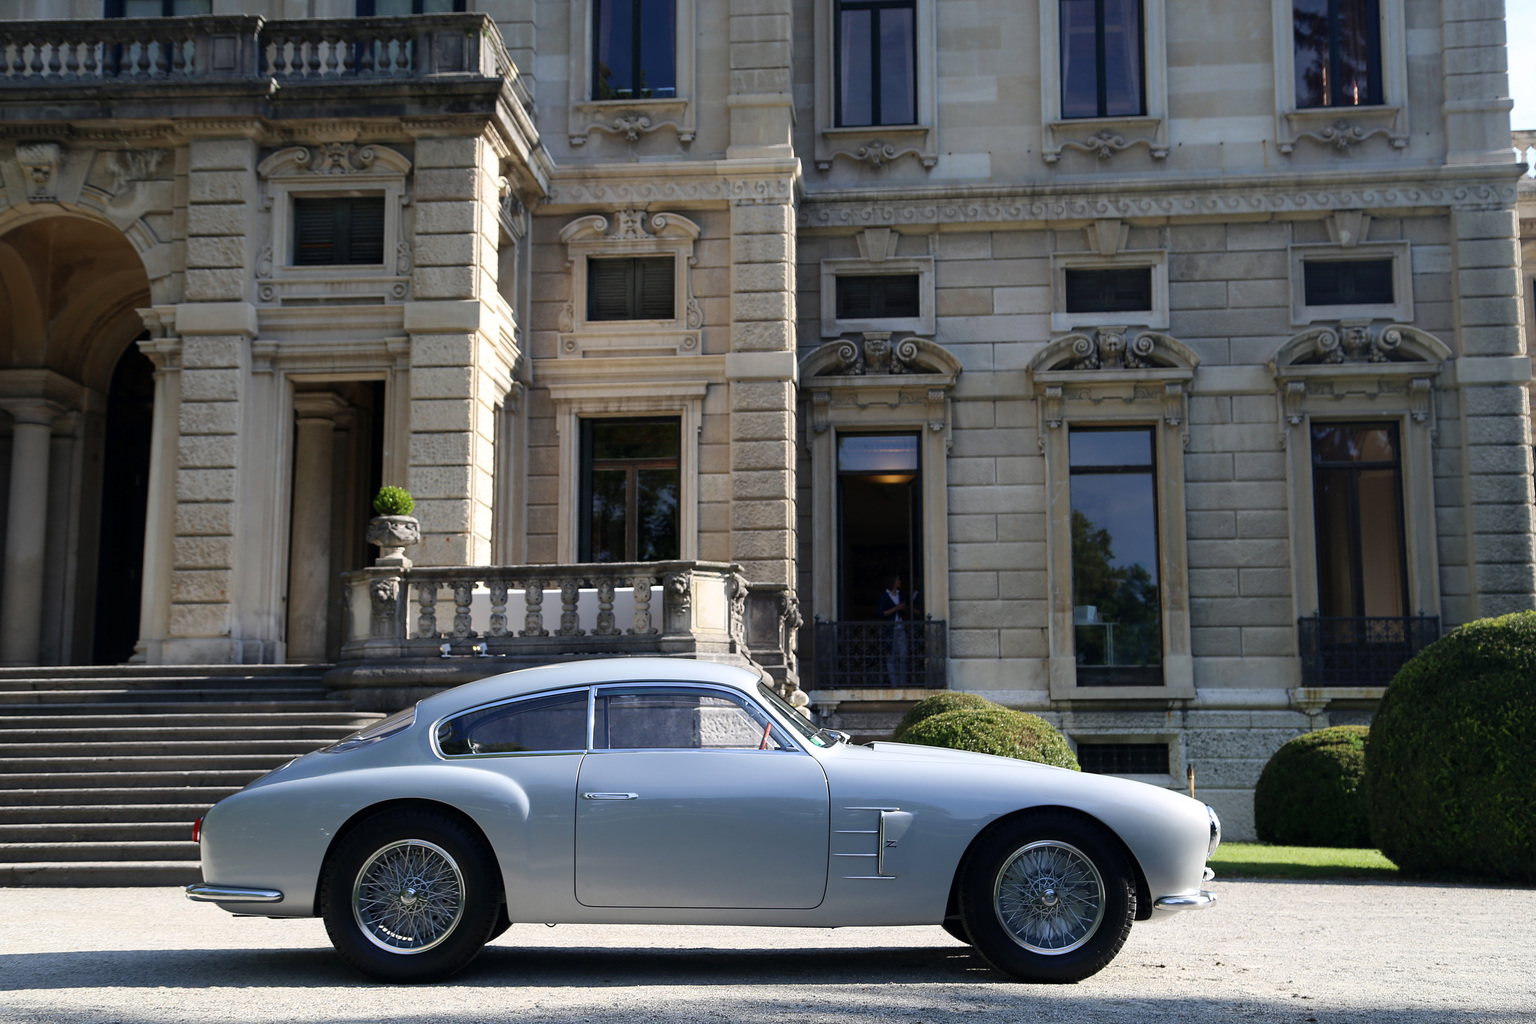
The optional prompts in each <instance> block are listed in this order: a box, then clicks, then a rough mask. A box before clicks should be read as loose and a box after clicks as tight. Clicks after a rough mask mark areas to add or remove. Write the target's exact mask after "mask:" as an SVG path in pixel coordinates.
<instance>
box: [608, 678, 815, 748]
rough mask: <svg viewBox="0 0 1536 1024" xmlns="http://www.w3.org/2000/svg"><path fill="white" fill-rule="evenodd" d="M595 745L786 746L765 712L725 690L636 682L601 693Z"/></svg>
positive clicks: (781, 731) (622, 746)
mask: <svg viewBox="0 0 1536 1024" xmlns="http://www.w3.org/2000/svg"><path fill="white" fill-rule="evenodd" d="M592 748H593V749H594V750H605V749H606V750H626V749H628V750H634V749H652V750H654V749H658V748H659V749H667V750H786V749H793V748H792V747H791V745H790V743H789V741H788V738H787V737H786V736H785V735H784V733H783V730H782V729H780V727H779V726H778V725H777V724H776V723H775V722H774V721H773V719H771V718H769V717H768V716H767V714H766V713H764V712H763V711H762V710H760V709H759V708H756V707H752V706H750V705H748V704H747V703H746V702H745V701H740V700H737V699H736V698H734V697H727V696H726V695H725V694H714V693H700V692H697V691H692V690H672V689H666V688H662V687H636V688H633V689H627V690H624V691H618V692H613V691H609V692H599V693H598V696H597V705H596V711H595V716H594V718H593V728H592Z"/></svg>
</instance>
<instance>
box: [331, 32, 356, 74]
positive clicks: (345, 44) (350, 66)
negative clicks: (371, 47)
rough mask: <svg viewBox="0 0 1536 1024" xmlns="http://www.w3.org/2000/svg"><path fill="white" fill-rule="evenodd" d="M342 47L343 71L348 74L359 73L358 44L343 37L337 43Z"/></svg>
mask: <svg viewBox="0 0 1536 1024" xmlns="http://www.w3.org/2000/svg"><path fill="white" fill-rule="evenodd" d="M336 45H337V46H339V47H340V48H341V73H342V74H344V75H347V76H349V77H350V76H353V75H356V74H357V44H356V43H354V42H352V41H351V40H350V39H342V40H341V41H340V42H338V43H337V44H336Z"/></svg>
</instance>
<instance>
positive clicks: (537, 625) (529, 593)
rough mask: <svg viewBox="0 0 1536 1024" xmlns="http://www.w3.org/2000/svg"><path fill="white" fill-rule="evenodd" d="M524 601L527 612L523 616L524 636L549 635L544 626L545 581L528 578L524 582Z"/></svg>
mask: <svg viewBox="0 0 1536 1024" xmlns="http://www.w3.org/2000/svg"><path fill="white" fill-rule="evenodd" d="M523 602H524V605H525V608H526V611H527V614H526V615H524V616H523V631H522V634H521V635H522V636H549V630H547V629H545V628H544V581H543V580H526V581H524V583H523Z"/></svg>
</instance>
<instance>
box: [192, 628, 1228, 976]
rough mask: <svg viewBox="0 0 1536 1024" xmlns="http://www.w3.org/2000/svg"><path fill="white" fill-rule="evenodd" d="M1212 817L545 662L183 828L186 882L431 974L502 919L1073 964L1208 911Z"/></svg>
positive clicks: (675, 678) (490, 934) (439, 698)
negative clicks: (892, 931)
mask: <svg viewBox="0 0 1536 1024" xmlns="http://www.w3.org/2000/svg"><path fill="white" fill-rule="evenodd" d="M1219 841H1220V826H1219V824H1218V822H1217V819H1216V815H1215V813H1214V812H1213V811H1212V810H1211V809H1210V808H1209V807H1207V806H1205V805H1203V804H1200V803H1197V802H1196V801H1194V800H1191V799H1189V798H1188V797H1185V796H1182V795H1180V794H1178V793H1175V792H1171V791H1169V790H1165V789H1158V788H1156V787H1154V786H1147V785H1142V784H1140V783H1136V782H1129V781H1126V780H1123V779H1114V778H1108V777H1105V776H1099V775H1085V774H1080V773H1078V772H1072V771H1067V770H1064V769H1061V768H1052V767H1047V766H1045V765H1039V764H1033V763H1029V762H1025V761H1015V760H1010V759H1007V758H1000V757H990V756H987V755H984V754H971V753H964V752H960V751H953V750H943V749H938V748H934V747H921V746H911V745H907V744H902V743H870V744H865V745H863V746H856V745H853V744H850V743H849V742H848V741H847V737H846V736H844V735H843V734H841V733H838V732H835V731H833V730H829V729H822V730H817V729H815V728H814V727H813V726H812V725H811V724H810V723H809V722H807V721H806V720H805V718H804V717H802V716H801V715H800V714H799V713H797V712H796V711H795V710H794V709H793V708H791V707H790V706H789V705H788V704H787V703H785V702H784V701H783V699H782V698H780V697H779V695H778V694H777V693H776V692H775V691H774V690H773V689H771V688H770V687H769V686H767V685H765V684H764V683H763V681H762V680H761V679H760V678H759V677H758V676H757V675H755V674H753V673H751V672H748V671H745V670H743V669H739V668H731V667H726V666H721V665H712V664H708V663H704V662H696V661H683V660H674V659H663V658H624V659H616V660H605V661H569V662H564V663H561V664H557V665H552V666H548V667H545V668H536V669H528V670H525V671H521V672H511V673H508V674H506V675H500V676H494V677H492V678H489V679H483V680H480V681H479V682H476V683H470V684H468V685H466V686H460V687H458V688H457V689H453V690H448V691H445V692H443V693H439V694H437V695H435V696H433V697H430V698H428V699H426V700H423V701H421V702H420V703H419V704H417V705H416V706H415V707H414V708H410V709H408V710H406V711H402V712H400V713H399V714H397V715H394V716H393V717H391V718H387V719H385V720H383V721H381V722H379V723H378V724H376V725H374V726H372V727H371V728H369V729H366V730H364V731H363V732H360V733H358V734H356V735H355V736H352V737H350V738H348V739H346V740H343V741H341V742H340V743H337V744H336V745H334V746H331V747H327V748H326V749H324V750H321V751H317V752H315V753H313V754H308V755H305V756H304V757H301V758H299V759H297V760H295V761H293V762H292V763H290V764H288V765H286V766H285V767H282V768H279V769H278V770H277V771H274V772H272V773H271V774H269V775H266V776H264V777H262V778H260V779H258V780H256V781H255V782H253V783H251V784H250V785H249V786H247V787H246V788H245V789H243V790H242V791H240V792H239V793H236V794H235V795H234V796H231V797H229V798H228V799H227V800H224V801H222V802H221V803H219V805H218V806H216V807H214V808H213V809H212V810H211V811H209V812H208V815H207V817H206V819H205V820H204V821H203V822H202V824H201V844H202V868H203V877H204V879H206V881H205V882H203V883H202V884H199V885H191V886H188V887H187V895H188V897H190V898H191V899H194V900H202V901H207V902H211V903H216V904H218V905H219V906H220V907H222V908H224V909H225V910H228V911H230V912H232V913H236V914H253V913H257V914H263V915H270V916H283V917H312V916H320V917H323V918H325V925H326V930H327V931H328V933H329V934H330V937H331V941H332V942H333V943H334V944H335V946H336V949H337V951H338V952H339V953H340V954H341V955H342V957H343V958H344V959H345V960H346V961H347V962H348V963H350V964H352V965H353V966H354V967H356V968H357V969H358V970H360V971H363V972H364V973H366V974H369V975H372V976H374V977H376V978H381V979H385V980H391V981H433V980H437V979H440V978H444V977H447V976H448V975H450V974H452V973H453V972H454V971H457V970H458V969H459V968H461V967H463V966H464V965H465V964H466V963H468V962H469V961H470V959H472V958H473V957H474V956H475V954H476V953H478V952H479V951H480V948H481V947H482V946H484V945H485V943H486V942H488V941H489V940H491V939H492V938H494V937H496V936H497V935H499V934H501V932H502V931H504V930H505V929H506V928H507V927H508V926H509V925H510V924H511V923H512V922H514V921H522V922H546V923H556V922H572V923H575V922H583V923H601V922H611V923H625V924H632V923H657V924H661V923H666V924H689V923H692V924H734V925H785V926H796V925H798V926H807V927H820V928H825V927H829V926H834V925H904V924H942V925H943V926H944V928H945V929H946V930H948V931H949V933H950V934H951V935H953V936H955V937H956V938H958V939H960V940H961V941H963V942H966V943H969V944H970V945H972V946H974V947H975V948H976V950H977V952H979V953H980V954H981V955H982V956H983V957H985V958H986V960H987V961H988V962H990V963H991V964H992V965H993V966H995V967H996V968H998V969H999V970H1001V971H1004V972H1006V973H1008V974H1010V975H1012V976H1014V977H1015V978H1020V979H1023V980H1026V981H1076V980H1078V979H1081V978H1085V977H1087V976H1088V975H1090V974H1093V973H1094V972H1096V971H1098V970H1100V969H1101V968H1103V967H1104V966H1105V965H1106V964H1108V963H1109V961H1110V960H1111V959H1113V958H1114V956H1115V954H1116V953H1117V952H1118V951H1119V949H1120V947H1121V945H1122V944H1123V943H1124V942H1125V938H1126V936H1127V934H1128V933H1129V932H1130V928H1131V922H1132V921H1143V920H1149V919H1156V918H1158V917H1161V916H1163V915H1165V914H1167V913H1169V912H1172V911H1179V910H1186V909H1189V908H1193V907H1204V906H1209V905H1210V904H1211V903H1212V902H1214V900H1215V896H1214V894H1212V893H1210V892H1205V891H1202V889H1201V883H1202V882H1203V881H1204V880H1206V879H1209V878H1210V877H1212V875H1211V872H1210V870H1209V869H1208V868H1207V867H1206V866H1205V862H1206V860H1207V858H1208V857H1209V856H1210V854H1211V853H1212V851H1214V850H1215V849H1216V844H1217V843H1218V842H1219Z"/></svg>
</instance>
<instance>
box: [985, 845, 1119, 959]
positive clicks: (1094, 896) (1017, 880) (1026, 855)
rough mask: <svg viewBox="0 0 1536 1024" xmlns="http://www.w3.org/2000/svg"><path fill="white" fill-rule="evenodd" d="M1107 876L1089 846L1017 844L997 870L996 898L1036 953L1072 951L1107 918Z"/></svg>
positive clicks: (1010, 928)
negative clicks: (1086, 850) (1090, 855)
mask: <svg viewBox="0 0 1536 1024" xmlns="http://www.w3.org/2000/svg"><path fill="white" fill-rule="evenodd" d="M1105 895H1106V894H1105V888H1104V879H1103V878H1102V877H1101V876H1100V875H1099V869H1098V868H1096V867H1095V866H1094V864H1093V861H1091V860H1089V859H1088V857H1087V856H1085V855H1084V854H1083V852H1082V851H1081V850H1079V849H1077V848H1076V847H1075V846H1070V845H1068V844H1066V843H1063V842H1058V841H1055V840H1040V841H1038V842H1033V843H1030V844H1028V845H1026V846H1023V847H1021V848H1019V849H1018V850H1016V851H1015V852H1014V854H1013V856H1011V857H1009V858H1008V859H1007V860H1006V861H1005V862H1004V863H1003V866H1002V869H1001V870H1000V871H998V873H997V882H996V884H995V885H994V887H993V895H992V903H993V907H994V908H995V910H996V911H997V919H998V920H999V921H1000V922H1001V923H1002V925H1003V928H1004V930H1005V931H1006V932H1007V933H1008V937H1009V938H1011V939H1012V940H1013V941H1014V942H1017V943H1018V944H1019V945H1021V946H1023V947H1024V948H1025V949H1027V950H1029V951H1031V952H1033V953H1043V954H1046V955H1056V954H1061V953H1070V952H1072V951H1073V950H1074V949H1077V948H1079V947H1080V946H1082V945H1083V944H1084V943H1085V942H1087V941H1088V940H1089V939H1091V938H1092V937H1093V934H1094V932H1096V931H1098V928H1099V924H1100V923H1101V922H1102V921H1103V920H1104V905H1105Z"/></svg>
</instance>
